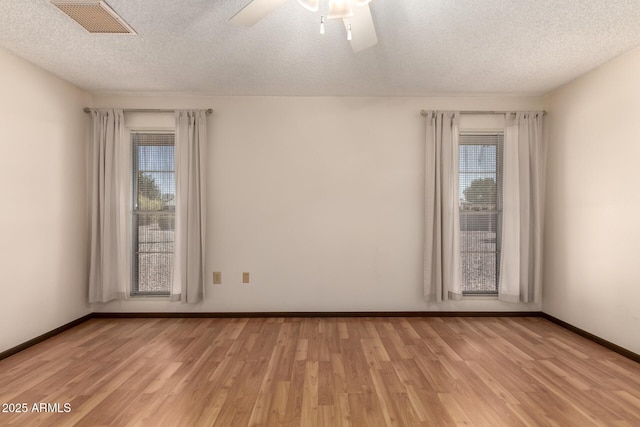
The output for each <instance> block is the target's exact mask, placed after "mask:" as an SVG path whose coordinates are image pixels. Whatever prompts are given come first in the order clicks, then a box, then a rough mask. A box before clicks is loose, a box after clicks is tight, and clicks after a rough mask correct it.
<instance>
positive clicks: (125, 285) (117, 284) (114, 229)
mask: <svg viewBox="0 0 640 427" xmlns="http://www.w3.org/2000/svg"><path fill="white" fill-rule="evenodd" d="M91 128H92V139H91V145H90V162H89V163H90V175H91V179H90V185H91V187H90V193H91V194H90V200H91V254H90V258H91V259H90V270H89V302H92V303H94V302H103V303H104V302H108V301H111V300H114V299H125V298H127V296H128V295H129V272H130V258H129V238H128V231H127V212H128V207H129V200H128V194H129V192H128V185H129V144H128V140H127V139H126V136H125V128H124V114H123V112H122V110H108V109H97V110H92V112H91Z"/></svg>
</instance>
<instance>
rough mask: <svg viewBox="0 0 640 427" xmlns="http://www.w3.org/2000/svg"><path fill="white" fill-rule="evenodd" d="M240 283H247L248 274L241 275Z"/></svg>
mask: <svg viewBox="0 0 640 427" xmlns="http://www.w3.org/2000/svg"><path fill="white" fill-rule="evenodd" d="M242 283H249V273H247V272H244V273H242Z"/></svg>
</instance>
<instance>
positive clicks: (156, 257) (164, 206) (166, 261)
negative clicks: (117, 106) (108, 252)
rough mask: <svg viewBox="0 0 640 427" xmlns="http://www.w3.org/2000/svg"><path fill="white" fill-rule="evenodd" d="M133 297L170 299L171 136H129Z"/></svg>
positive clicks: (173, 191)
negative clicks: (152, 296)
mask: <svg viewBox="0 0 640 427" xmlns="http://www.w3.org/2000/svg"><path fill="white" fill-rule="evenodd" d="M131 142H132V162H131V164H132V166H133V167H132V186H133V192H132V194H133V200H132V204H133V209H132V214H133V221H132V239H133V241H132V249H133V250H132V258H133V259H132V280H131V294H132V295H169V292H170V289H171V277H172V266H173V251H174V234H175V233H174V229H175V196H176V181H175V161H174V134H172V133H132V134H131Z"/></svg>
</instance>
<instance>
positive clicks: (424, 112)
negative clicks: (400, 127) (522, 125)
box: [420, 110, 547, 117]
mask: <svg viewBox="0 0 640 427" xmlns="http://www.w3.org/2000/svg"><path fill="white" fill-rule="evenodd" d="M529 112H530V111H473V110H467V111H459V113H460V114H507V113H529ZM427 113H428V111H427V110H420V114H421V115H422V117H426V116H427ZM545 114H547V112H546V111H542V115H545Z"/></svg>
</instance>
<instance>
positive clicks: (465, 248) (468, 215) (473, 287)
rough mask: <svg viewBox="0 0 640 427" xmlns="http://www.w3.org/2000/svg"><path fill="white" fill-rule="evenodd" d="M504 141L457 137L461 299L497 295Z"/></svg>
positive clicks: (498, 137) (481, 136)
mask: <svg viewBox="0 0 640 427" xmlns="http://www.w3.org/2000/svg"><path fill="white" fill-rule="evenodd" d="M503 139H504V135H503V134H502V133H492V134H489V133H473V134H471V133H461V134H460V148H459V170H460V173H459V200H460V203H459V207H460V252H461V253H460V261H461V262H460V264H461V268H462V275H461V280H462V284H461V285H462V293H463V295H477V294H489V295H496V294H497V293H498V280H499V277H500V245H501V238H502V146H503Z"/></svg>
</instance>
